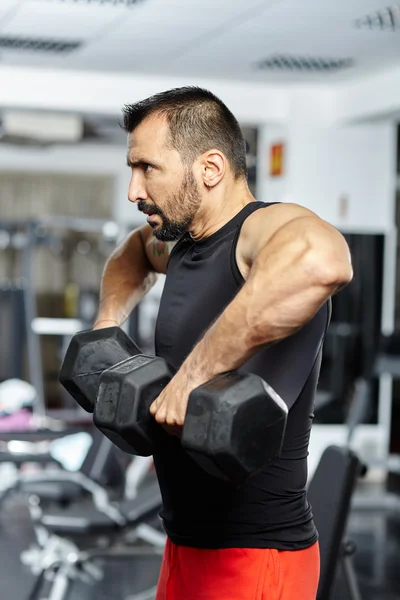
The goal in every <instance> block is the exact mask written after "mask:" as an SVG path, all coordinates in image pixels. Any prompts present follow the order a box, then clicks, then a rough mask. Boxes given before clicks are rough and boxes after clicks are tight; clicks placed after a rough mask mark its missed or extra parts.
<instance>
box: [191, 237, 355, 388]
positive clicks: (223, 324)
mask: <svg viewBox="0 0 400 600" xmlns="http://www.w3.org/2000/svg"><path fill="white" fill-rule="evenodd" d="M314 256H315V254H314V251H313V248H311V247H310V244H309V243H308V241H307V240H300V241H299V240H295V241H294V242H293V243H291V242H290V241H287V242H286V243H285V250H284V252H282V245H281V244H280V243H279V240H278V243H277V244H276V245H274V244H271V245H270V246H268V248H266V249H265V250H263V251H261V252H260V254H259V255H258V257H257V259H256V260H255V262H254V264H253V265H252V268H251V270H250V273H249V277H248V279H247V281H246V283H245V284H244V286H243V287H242V288H241V290H240V291H239V292H238V294H237V295H236V297H235V298H234V300H233V301H232V302H231V303H230V304H229V305H228V306H227V308H226V309H225V310H224V311H223V313H222V314H221V315H220V317H219V318H218V319H217V320H216V321H215V323H214V324H213V325H212V326H211V327H210V328H209V329H208V331H207V332H206V333H205V335H204V336H203V338H202V339H201V340H200V341H199V343H198V344H197V345H196V346H195V347H194V349H193V350H192V352H191V353H190V355H189V356H188V357H187V359H186V361H185V362H184V363H183V365H182V367H181V371H182V375H184V376H186V377H188V378H189V379H190V378H191V379H194V380H195V381H196V383H197V384H198V385H200V384H201V383H203V382H205V381H208V380H209V379H211V378H212V377H214V376H215V375H218V374H220V373H224V372H226V371H230V370H234V369H237V368H239V367H241V366H242V365H243V364H244V363H245V362H247V361H248V360H249V359H250V358H251V357H252V356H253V355H254V354H256V353H257V352H258V351H259V349H260V348H261V347H263V346H265V345H267V344H272V343H274V342H277V341H279V340H281V339H283V338H286V337H288V336H290V335H292V334H294V333H295V332H296V331H297V330H299V329H300V328H301V327H302V326H303V325H305V324H306V323H307V322H308V321H309V320H310V319H311V318H312V317H313V316H314V315H315V314H316V312H317V311H318V309H319V308H320V307H321V306H322V305H323V304H324V302H326V300H327V299H328V298H329V296H331V295H332V294H333V293H335V291H336V290H337V289H338V286H340V285H341V284H342V283H343V282H342V279H344V277H345V276H344V275H343V276H340V277H337V276H333V271H332V272H330V273H329V276H327V273H328V271H323V272H322V271H321V270H320V269H319V268H317V266H316V265H317V263H316V262H315V261H314V259H313V257H314ZM318 264H320V263H318ZM331 275H332V276H331Z"/></svg>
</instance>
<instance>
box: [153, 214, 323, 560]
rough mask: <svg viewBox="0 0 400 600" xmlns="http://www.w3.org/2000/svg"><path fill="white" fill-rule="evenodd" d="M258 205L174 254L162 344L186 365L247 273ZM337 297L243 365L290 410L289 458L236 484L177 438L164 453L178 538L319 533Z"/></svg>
mask: <svg viewBox="0 0 400 600" xmlns="http://www.w3.org/2000/svg"><path fill="white" fill-rule="evenodd" d="M268 206H270V204H266V203H264V202H251V203H249V204H247V205H246V206H245V207H244V208H243V209H242V210H241V211H240V212H239V213H238V214H237V215H236V216H235V217H234V218H233V219H232V220H231V221H229V222H228V223H226V224H225V225H224V226H223V227H222V228H221V229H219V230H218V231H217V232H215V233H214V234H213V235H211V236H209V237H208V238H205V239H203V240H200V241H197V242H196V241H194V240H193V239H192V238H191V237H190V235H185V236H184V237H183V238H181V239H180V240H179V242H178V243H177V244H176V246H175V247H174V249H173V250H172V252H171V256H170V260H169V263H168V269H167V276H166V279H165V285H164V290H163V294H162V298H161V301H160V307H159V313H158V319H157V324H156V331H155V350H156V354H157V355H158V356H161V357H163V358H164V359H165V360H166V361H167V362H168V363H169V364H170V365H172V367H173V368H175V369H179V367H180V365H181V364H182V362H183V361H184V360H185V358H186V357H187V355H188V354H189V353H190V352H191V350H192V349H193V347H194V346H195V344H196V343H197V342H198V341H199V339H200V338H201V336H202V334H203V333H204V332H205V331H206V330H207V329H208V328H209V326H210V325H211V324H212V323H213V322H214V321H215V319H216V318H217V317H218V316H219V315H220V314H221V312H222V311H223V310H224V308H225V307H226V306H227V305H228V304H229V303H230V302H231V301H232V300H233V298H234V296H235V295H236V293H237V292H238V291H239V289H240V287H241V286H242V285H243V284H244V279H243V277H242V275H241V273H240V271H239V269H238V266H237V264H236V258H235V250H236V244H237V240H238V237H239V233H240V228H241V226H242V224H243V222H244V221H245V219H246V218H247V217H248V216H249V215H250V214H251V213H252V212H254V211H255V210H259V209H264V210H267V209H268ZM329 318H330V301H328V302H327V303H326V304H324V306H323V307H322V308H321V309H320V310H319V311H318V313H317V314H316V315H315V316H314V317H313V319H312V320H311V321H310V322H309V323H307V324H306V325H305V326H304V327H303V328H302V329H301V330H299V331H298V332H297V333H295V334H294V335H292V336H290V337H288V338H286V339H284V340H282V341H280V342H278V343H276V344H273V345H271V346H268V347H264V348H263V349H261V350H260V351H259V352H258V354H256V355H255V356H254V357H253V358H252V359H250V360H249V361H248V362H247V363H246V364H245V365H244V366H243V367H242V368H241V369H240V371H245V372H251V373H255V374H257V375H259V376H261V377H262V378H263V379H264V380H265V381H267V382H268V383H269V385H271V386H272V387H273V388H274V389H275V390H276V392H277V393H278V394H279V395H280V396H281V397H282V398H283V400H284V401H285V402H286V404H287V405H288V407H289V414H288V420H287V427H286V432H285V438H284V443H283V448H282V452H281V455H280V457H279V458H278V459H276V460H274V461H273V462H272V463H271V464H269V465H268V466H267V467H266V468H265V469H264V470H263V471H262V472H261V473H258V474H257V475H254V476H252V477H251V478H249V479H248V480H247V481H246V482H245V483H243V484H241V485H239V486H234V485H233V484H230V483H226V482H224V481H222V480H220V479H217V478H215V477H212V476H211V475H208V474H207V473H206V472H204V471H203V470H202V469H201V468H200V467H199V466H198V465H197V464H196V463H195V462H194V461H193V460H192V459H191V458H190V457H189V456H188V455H187V454H186V452H185V451H184V450H183V449H182V448H181V446H180V442H179V440H178V438H175V437H171V438H170V439H168V442H167V444H166V445H165V447H164V448H163V449H162V451H160V452H159V453H158V454H156V455H155V456H154V464H155V468H156V472H157V477H158V481H159V484H160V489H161V494H162V499H163V508H162V510H161V513H160V515H161V518H162V519H163V524H164V528H165V531H166V533H167V535H168V536H169V538H170V539H171V540H172V541H173V542H174V543H176V544H182V545H185V546H192V547H197V548H235V547H236V548H276V549H278V550H279V549H281V550H295V549H301V548H307V547H308V546H311V545H312V544H313V543H314V542H315V541H316V540H317V539H318V533H317V530H316V528H315V525H314V522H313V516H312V510H311V506H310V505H309V503H308V501H307V496H306V483H307V456H308V443H309V437H310V430H311V424H312V420H313V416H314V415H313V406H314V395H315V390H316V386H317V381H318V375H319V369H320V361H321V352H322V342H323V338H324V335H325V331H326V328H327V326H328V323H329Z"/></svg>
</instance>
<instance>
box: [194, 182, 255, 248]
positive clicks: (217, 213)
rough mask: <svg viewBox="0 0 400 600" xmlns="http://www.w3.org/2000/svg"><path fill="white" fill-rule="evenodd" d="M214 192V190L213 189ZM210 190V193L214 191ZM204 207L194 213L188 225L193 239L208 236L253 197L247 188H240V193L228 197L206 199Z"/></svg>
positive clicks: (231, 217)
mask: <svg viewBox="0 0 400 600" xmlns="http://www.w3.org/2000/svg"><path fill="white" fill-rule="evenodd" d="M215 192H216V191H215ZM215 192H214V191H211V192H210V194H213V193H215ZM207 200H208V201H207V204H206V206H205V209H204V210H203V211H202V212H200V211H199V213H198V214H197V215H196V219H195V220H194V221H193V223H192V225H191V227H190V231H189V233H190V236H191V237H192V238H193V239H194V240H195V241H200V240H202V239H204V238H207V237H210V235H213V233H215V232H216V231H218V230H219V229H221V227H223V226H224V225H226V223H229V221H231V220H232V219H233V218H234V217H235V216H236V215H237V214H238V213H239V212H240V211H241V210H242V209H243V208H244V207H245V206H246V205H247V204H249V203H250V202H254V201H255V198H254V197H253V195H252V194H251V192H250V190H249V189H248V188H247V186H246V189H243V190H240V193H237V194H235V196H231V197H230V198H229V199H228V198H226V197H225V198H218V197H217V196H216V195H215V197H214V198H211V197H209V198H208V199H207Z"/></svg>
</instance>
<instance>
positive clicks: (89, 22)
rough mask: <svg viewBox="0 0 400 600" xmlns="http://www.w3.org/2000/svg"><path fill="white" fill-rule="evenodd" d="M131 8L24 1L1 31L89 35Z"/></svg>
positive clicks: (27, 34)
mask: <svg viewBox="0 0 400 600" xmlns="http://www.w3.org/2000/svg"><path fill="white" fill-rule="evenodd" d="M2 1H3V0H0V4H1V2H2ZM127 11H128V9H126V8H122V7H120V8H117V7H113V6H105V5H104V6H95V5H94V4H88V5H87V6H85V5H81V4H77V3H68V2H49V0H29V1H28V2H24V3H23V4H21V5H20V7H19V8H18V10H17V11H16V12H15V15H14V16H13V18H12V19H10V20H9V21H8V22H7V23H6V24H5V25H4V26H2V25H1V23H0V33H1V34H2V35H7V36H18V37H20V36H21V37H35V38H37V37H47V38H49V37H50V38H61V39H69V38H73V39H87V38H92V37H94V36H96V35H98V34H99V33H100V32H102V31H103V30H104V29H105V28H106V27H108V26H111V25H112V23H113V22H115V21H116V20H117V19H118V18H122V17H123V14H124V13H125V12H127Z"/></svg>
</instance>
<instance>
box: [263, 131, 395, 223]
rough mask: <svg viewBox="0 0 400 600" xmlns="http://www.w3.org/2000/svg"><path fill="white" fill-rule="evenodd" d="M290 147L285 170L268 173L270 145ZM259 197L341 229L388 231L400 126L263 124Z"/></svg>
mask: <svg viewBox="0 0 400 600" xmlns="http://www.w3.org/2000/svg"><path fill="white" fill-rule="evenodd" d="M277 140H278V141H284V142H285V145H286V165H285V172H284V175H283V177H281V178H273V177H271V176H270V174H269V172H268V171H267V157H268V156H269V152H270V146H271V144H272V143H275V142H276V141H277ZM260 161H261V166H263V169H262V170H261V171H260V173H262V177H261V180H260V183H259V188H258V191H259V199H261V200H264V201H274V200H277V201H283V202H285V201H290V202H295V203H298V204H301V205H304V206H306V207H307V208H310V209H311V210H313V211H314V212H316V213H317V214H318V215H319V216H321V217H322V218H324V219H326V220H327V221H329V222H330V223H332V224H333V225H335V226H336V227H338V228H340V229H341V230H342V231H353V232H365V233H367V232H377V233H380V232H387V231H390V230H392V229H393V226H394V211H395V190H396V176H395V173H396V171H395V161H396V128H395V126H394V124H392V123H390V122H387V123H384V122H383V123H379V122H373V123H368V124H360V125H349V126H347V127H337V126H336V127H330V128H327V127H322V126H321V125H320V124H319V123H317V124H312V123H309V122H308V123H307V122H304V121H301V120H298V121H294V122H291V123H289V124H288V126H287V127H280V128H277V127H276V126H275V125H274V126H271V127H268V126H265V127H264V128H263V134H262V136H260Z"/></svg>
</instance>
